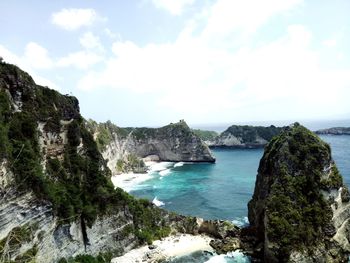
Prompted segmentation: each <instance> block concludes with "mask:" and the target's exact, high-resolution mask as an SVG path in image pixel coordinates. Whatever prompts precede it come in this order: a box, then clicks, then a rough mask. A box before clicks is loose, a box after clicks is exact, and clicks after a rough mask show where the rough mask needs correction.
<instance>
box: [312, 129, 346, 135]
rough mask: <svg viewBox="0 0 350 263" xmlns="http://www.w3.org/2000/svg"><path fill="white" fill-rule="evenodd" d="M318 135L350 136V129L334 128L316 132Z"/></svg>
mask: <svg viewBox="0 0 350 263" xmlns="http://www.w3.org/2000/svg"><path fill="white" fill-rule="evenodd" d="M315 133H316V134H331V135H350V127H333V128H329V129H322V130H318V131H315Z"/></svg>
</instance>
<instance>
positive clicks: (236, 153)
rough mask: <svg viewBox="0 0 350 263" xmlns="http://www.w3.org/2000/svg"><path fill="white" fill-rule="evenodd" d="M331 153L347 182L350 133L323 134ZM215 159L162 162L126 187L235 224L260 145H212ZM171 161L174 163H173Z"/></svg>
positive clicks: (243, 216) (241, 221)
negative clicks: (158, 169)
mask: <svg viewBox="0 0 350 263" xmlns="http://www.w3.org/2000/svg"><path fill="white" fill-rule="evenodd" d="M321 138H322V139H323V140H324V141H326V142H328V143H329V144H330V145H331V149H332V156H333V158H334V160H335V162H336V164H337V166H338V168H339V170H340V172H341V174H342V175H343V177H344V181H345V183H346V184H347V185H348V186H349V185H350V136H346V135H344V136H331V135H323V136H321ZM212 152H213V154H214V155H215V157H216V159H217V162H216V163H215V164H182V163H178V164H175V163H167V164H164V165H165V166H166V167H167V170H164V171H162V172H154V173H153V174H152V176H153V177H152V179H150V180H148V181H145V182H143V183H142V184H140V185H138V186H136V188H135V189H134V190H133V191H131V192H130V193H131V194H133V195H135V196H138V197H143V198H147V199H149V200H154V199H155V198H156V199H157V200H158V204H162V206H161V207H163V208H165V209H168V210H170V211H175V212H178V213H180V214H184V215H192V216H199V217H203V218H205V219H227V220H231V221H233V222H234V223H235V224H237V225H245V224H247V223H248V221H247V203H248V201H249V200H250V198H251V196H252V194H253V191H254V184H255V178H256V174H257V169H258V166H259V161H260V158H261V157H262V154H263V150H262V149H234V150H229V149H215V150H213V151H212ZM174 166H175V167H174ZM170 262H173V263H180V262H242V263H243V262H249V259H247V258H246V257H243V256H242V255H229V256H214V257H213V256H210V255H208V254H205V253H204V252H198V253H194V254H192V255H188V256H186V257H183V258H180V259H176V260H172V261H170Z"/></svg>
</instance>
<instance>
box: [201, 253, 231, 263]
mask: <svg viewBox="0 0 350 263" xmlns="http://www.w3.org/2000/svg"><path fill="white" fill-rule="evenodd" d="M226 262H227V261H226V259H225V255H216V256H213V257H212V258H210V259H209V260H207V261H205V263H226Z"/></svg>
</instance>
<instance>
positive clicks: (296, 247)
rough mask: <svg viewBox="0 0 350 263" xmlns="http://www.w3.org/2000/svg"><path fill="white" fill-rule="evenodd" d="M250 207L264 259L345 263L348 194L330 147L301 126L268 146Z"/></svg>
mask: <svg viewBox="0 0 350 263" xmlns="http://www.w3.org/2000/svg"><path fill="white" fill-rule="evenodd" d="M248 210H249V213H248V216H249V222H250V224H251V230H253V232H254V233H255V236H256V238H257V244H256V248H259V247H260V248H261V256H262V258H263V259H264V260H265V262H347V257H348V253H349V252H350V250H349V248H350V247H349V231H348V229H349V212H350V205H349V192H348V190H347V188H346V186H344V185H343V182H342V177H341V175H340V174H339V172H338V170H337V167H336V165H335V163H334V161H333V160H332V157H331V151H330V147H329V145H328V144H326V143H324V142H323V141H322V140H320V139H319V138H318V137H317V136H316V135H314V134H313V133H312V132H310V131H308V130H307V129H306V128H304V127H302V126H300V125H299V124H294V125H292V126H290V127H289V128H286V129H285V130H284V131H283V132H282V133H281V134H280V135H279V136H276V137H275V138H274V139H273V140H272V141H271V142H270V143H269V144H268V145H267V146H266V148H265V152H264V155H263V157H262V159H261V161H260V165H259V169H258V175H257V179H256V184H255V190H254V195H253V198H252V200H251V201H250V202H249V204H248Z"/></svg>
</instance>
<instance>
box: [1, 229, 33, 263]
mask: <svg viewBox="0 0 350 263" xmlns="http://www.w3.org/2000/svg"><path fill="white" fill-rule="evenodd" d="M36 230H37V225H35V224H34V225H28V224H26V225H24V226H21V227H15V228H13V229H12V230H11V231H10V232H9V234H8V235H7V236H6V237H5V238H4V239H2V240H1V241H0V261H1V262H9V263H11V261H10V260H9V259H10V258H11V256H12V253H13V252H14V251H16V250H17V249H19V248H20V247H21V246H22V244H25V243H28V242H30V241H31V240H32V239H33V238H34V233H35V231H36ZM37 251H38V249H37V247H36V246H35V245H34V246H33V247H32V248H31V249H28V250H27V251H26V252H25V253H24V254H22V255H21V256H18V257H16V260H15V261H14V262H21V263H26V262H33V261H32V260H33V259H34V258H35V255H36V253H37Z"/></svg>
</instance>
